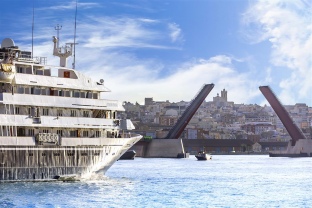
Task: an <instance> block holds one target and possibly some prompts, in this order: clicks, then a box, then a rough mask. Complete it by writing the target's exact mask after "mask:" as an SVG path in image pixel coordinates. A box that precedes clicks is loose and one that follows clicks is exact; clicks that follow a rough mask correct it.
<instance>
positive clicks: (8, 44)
mask: <svg viewBox="0 0 312 208" xmlns="http://www.w3.org/2000/svg"><path fill="white" fill-rule="evenodd" d="M12 46H15V44H14V41H13V40H12V39H11V38H5V39H3V41H2V43H1V47H2V48H9V47H12Z"/></svg>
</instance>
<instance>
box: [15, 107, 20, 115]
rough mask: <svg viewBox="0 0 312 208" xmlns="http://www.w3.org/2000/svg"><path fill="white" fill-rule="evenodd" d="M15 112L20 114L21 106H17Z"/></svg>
mask: <svg viewBox="0 0 312 208" xmlns="http://www.w3.org/2000/svg"><path fill="white" fill-rule="evenodd" d="M15 114H17V115H18V114H20V108H19V107H15Z"/></svg>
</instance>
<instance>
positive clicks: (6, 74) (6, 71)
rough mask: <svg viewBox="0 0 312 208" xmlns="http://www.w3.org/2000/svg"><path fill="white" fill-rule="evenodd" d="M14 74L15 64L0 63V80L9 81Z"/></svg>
mask: <svg viewBox="0 0 312 208" xmlns="http://www.w3.org/2000/svg"><path fill="white" fill-rule="evenodd" d="M15 74H16V69H15V65H13V64H4V63H0V82H2V83H11V82H12V80H13V78H14V76H15Z"/></svg>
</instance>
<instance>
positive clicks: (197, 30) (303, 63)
mask: <svg viewBox="0 0 312 208" xmlns="http://www.w3.org/2000/svg"><path fill="white" fill-rule="evenodd" d="M33 4H34V8H35V15H34V20H35V29H34V56H46V57H48V63H49V64H53V65H57V64H58V62H59V61H58V58H56V57H53V56H52V48H53V43H52V36H56V30H55V26H56V25H57V24H59V25H62V29H61V30H60V45H62V44H64V43H68V42H73V37H74V18H75V8H76V1H72V0H27V1H24V0H1V7H2V9H1V13H0V27H1V28H3V29H2V30H1V31H0V40H2V39H4V38H7V37H10V38H12V39H13V40H14V41H15V44H16V45H18V46H19V47H20V48H22V49H26V50H31V37H32V33H31V28H32V13H33ZM77 42H78V43H79V44H78V45H77V47H76V69H77V70H79V71H82V72H84V73H86V74H87V75H89V76H90V77H92V78H93V79H95V80H99V79H101V78H103V79H104V80H105V85H106V86H107V87H108V88H109V89H111V90H112V93H108V94H106V95H104V98H109V99H117V100H121V101H130V102H136V101H137V102H139V103H142V104H143V103H144V98H145V97H153V98H154V100H156V101H162V100H169V101H171V102H178V101H181V100H184V101H189V100H191V99H193V97H194V96H195V94H196V93H197V92H198V91H199V89H200V88H201V86H202V85H203V84H205V83H214V84H215V88H214V89H213V90H212V91H211V93H210V95H209V96H208V97H207V99H206V100H207V101H209V100H212V97H213V96H216V95H217V93H220V91H221V90H222V89H226V90H227V91H228V100H230V101H234V102H235V103H245V104H254V103H257V104H260V105H263V104H265V103H267V102H266V101H265V99H264V97H263V95H262V94H261V92H260V91H259V89H258V87H259V86H260V85H270V86H271V88H272V89H273V91H274V92H275V93H276V94H277V96H278V97H279V98H280V100H281V101H282V102H283V104H295V103H306V104H308V105H309V106H312V3H311V1H309V0H283V1H282V0H259V1H256V0H252V1H251V0H168V1H166V0H135V1H134V0H133V1H131V0H130V1H122V0H119V1H114V0H109V1H108V0H105V1H104V0H78V12H77ZM71 62H72V58H71V59H69V65H71Z"/></svg>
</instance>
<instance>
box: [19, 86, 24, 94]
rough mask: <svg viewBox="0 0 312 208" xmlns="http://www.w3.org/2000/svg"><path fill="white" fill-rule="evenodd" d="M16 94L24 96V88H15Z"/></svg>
mask: <svg viewBox="0 0 312 208" xmlns="http://www.w3.org/2000/svg"><path fill="white" fill-rule="evenodd" d="M17 93H19V94H24V87H23V86H18V87H17Z"/></svg>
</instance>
